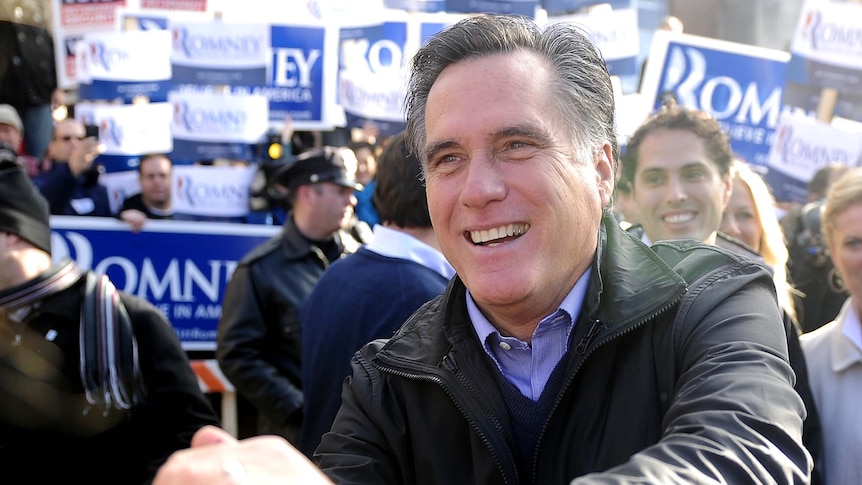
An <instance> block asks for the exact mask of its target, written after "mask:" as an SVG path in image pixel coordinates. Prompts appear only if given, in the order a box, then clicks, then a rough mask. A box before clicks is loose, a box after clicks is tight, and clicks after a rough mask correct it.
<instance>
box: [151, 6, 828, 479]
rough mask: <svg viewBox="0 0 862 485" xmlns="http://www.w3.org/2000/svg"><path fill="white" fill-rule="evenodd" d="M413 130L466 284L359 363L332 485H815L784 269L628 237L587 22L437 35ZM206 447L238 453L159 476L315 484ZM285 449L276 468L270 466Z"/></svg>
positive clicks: (412, 95) (415, 74)
mask: <svg viewBox="0 0 862 485" xmlns="http://www.w3.org/2000/svg"><path fill="white" fill-rule="evenodd" d="M407 131H408V133H409V134H410V138H411V141H412V144H413V149H414V151H415V152H416V153H417V154H418V155H419V156H420V159H422V160H423V163H424V168H425V180H426V192H427V194H428V206H429V212H430V214H431V221H432V223H433V226H434V230H435V233H436V234H437V237H438V240H439V242H440V247H441V249H442V251H443V254H444V255H445V256H446V258H447V259H448V260H449V262H450V263H452V266H453V267H454V268H455V270H456V272H457V274H456V276H455V278H454V279H453V280H452V281H451V283H450V284H449V286H448V288H447V290H446V291H445V292H444V293H443V295H441V296H440V297H438V298H436V299H434V300H432V301H431V302H429V303H427V304H426V305H424V306H423V307H422V308H420V309H419V310H418V311H417V313H415V314H414V315H413V316H412V317H410V319H408V321H407V322H406V323H405V324H404V325H403V326H402V327H401V329H400V330H399V331H398V332H397V333H396V335H395V336H393V337H392V338H390V339H388V340H380V341H375V342H373V343H370V344H369V345H366V346H365V347H364V348H363V349H362V350H361V351H360V352H359V353H358V354H357V355H355V357H354V359H353V361H352V376H351V378H349V380H348V381H346V382H345V385H344V388H343V391H342V406H341V409H340V410H339V412H338V415H337V416H336V418H335V422H334V423H333V425H332V429H331V431H330V432H329V433H327V434H325V435H324V436H323V438H322V440H321V443H320V446H319V447H318V448H317V451H316V452H315V455H314V460H315V462H316V463H317V464H318V465H319V467H320V468H321V469H322V470H323V472H324V473H325V474H326V475H328V476H329V478H330V479H331V480H332V481H334V482H335V483H339V484H347V483H355V484H359V483H374V484H384V483H385V484H400V483H409V484H444V483H445V484H449V483H457V484H463V483H474V484H490V483H508V484H542V485H546V484H568V483H662V484H663V483H806V482H807V481H808V476H809V473H810V470H811V459H810V456H809V455H808V453H807V452H806V450H805V448H804V447H803V446H802V443H801V435H802V420H803V417H804V416H805V410H804V407H803V405H802V401H801V400H800V398H799V396H798V395H797V394H796V392H795V391H794V390H793V386H792V382H793V371H792V370H791V368H790V366H789V364H788V358H787V342H786V339H785V336H784V332H783V325H782V321H781V316H780V314H779V310H778V304H777V303H776V299H775V290H774V288H773V284H772V280H771V277H770V274H769V272H768V271H767V270H766V269H765V268H764V266H762V265H761V264H759V263H757V262H755V261H752V260H750V259H748V258H745V257H742V256H737V255H735V254H733V253H730V252H728V251H725V250H723V249H721V248H717V247H714V246H707V245H704V244H702V243H699V242H693V241H692V242H681V241H680V242H667V243H658V244H656V245H655V247H654V248H653V249H650V248H649V247H647V246H645V245H644V244H643V243H641V242H640V241H637V240H636V239H634V238H632V237H631V236H629V235H628V234H626V233H624V232H623V231H622V230H621V229H620V228H619V226H618V224H617V222H616V220H615V219H614V218H613V217H612V216H611V215H610V205H611V199H612V190H613V186H614V173H615V170H614V165H615V164H616V160H617V158H618V149H617V145H616V138H615V135H614V103H613V90H612V88H611V82H610V78H609V75H608V72H607V69H606V67H605V64H604V61H603V60H602V58H601V56H600V55H599V54H598V52H597V51H596V50H595V48H594V47H593V46H592V45H591V44H590V43H589V41H588V40H587V39H586V37H585V36H584V35H583V34H582V33H581V32H580V31H578V30H577V28H575V27H573V26H571V25H567V24H562V23H561V24H550V25H549V26H547V27H546V28H545V29H544V30H542V29H540V28H539V27H538V26H537V25H536V24H535V23H533V22H532V21H531V20H529V19H527V18H524V17H515V16H474V17H470V18H468V19H465V20H462V21H461V22H459V23H458V24H456V25H455V26H454V27H451V28H450V29H448V30H445V31H444V32H443V33H441V34H438V35H437V36H435V37H433V38H432V39H431V40H430V41H429V42H428V43H427V44H426V45H425V46H424V47H422V48H421V49H419V51H418V53H417V54H416V56H415V57H414V59H413V63H412V77H411V79H410V83H409V85H408V97H407ZM220 436H221V437H220ZM198 438H199V440H200V441H199V442H202V443H203V442H206V443H213V442H215V441H219V440H221V441H229V443H228V444H227V446H221V447H219V446H214V447H211V448H202V449H200V450H191V452H188V453H182V454H181V455H179V456H178V459H177V460H176V461H175V462H174V463H172V464H171V466H170V467H168V468H166V469H163V474H162V476H161V477H160V478H164V480H165V481H164V482H161V483H180V481H179V480H177V481H175V482H171V480H170V478H171V477H172V474H173V473H179V472H182V471H186V472H187V473H188V472H189V470H191V469H196V472H197V473H199V474H200V475H199V476H200V477H201V478H205V477H206V476H207V474H208V473H212V472H214V471H217V470H210V469H209V468H208V467H204V468H206V469H201V463H213V462H214V461H215V460H218V461H215V463H225V461H227V463H230V464H231V466H230V469H232V470H233V469H237V468H239V466H238V465H239V464H240V463H241V464H242V465H241V466H244V469H245V470H246V472H247V473H246V474H245V476H244V477H243V480H244V483H272V482H275V481H276V480H274V479H272V477H269V478H270V482H267V481H265V480H258V479H257V478H258V477H257V473H259V472H262V471H264V470H263V469H262V468H263V466H264V465H268V466H269V469H268V470H266V472H269V473H270V474H274V475H279V478H280V479H281V480H288V479H289V478H290V477H291V474H293V473H297V472H298V471H305V472H308V469H303V468H302V466H301V463H299V461H298V460H294V459H291V458H289V457H290V456H291V455H290V454H289V452H290V451H291V450H287V449H285V444H284V443H283V442H280V441H268V442H267V444H264V443H261V442H248V443H246V444H239V445H237V443H236V442H230V440H229V439H227V438H225V437H224V435H219V433H217V432H215V430H212V429H208V430H206V431H201V433H199V435H198ZM279 443H281V444H280V445H279ZM279 447H280V448H281V451H282V454H281V456H283V457H286V458H284V459H282V460H279V461H278V462H277V466H276V467H280V468H281V470H275V469H274V468H273V465H272V463H273V461H272V460H271V459H270V460H268V461H265V462H264V461H262V458H265V456H264V455H265V453H263V451H264V450H270V451H272V450H273V449H279ZM207 460H208V461H207ZM195 467H197V468H195ZM211 476H214V475H211ZM186 478H188V475H186ZM184 483H189V481H188V480H186V481H185V482H184ZM201 483H203V482H201Z"/></svg>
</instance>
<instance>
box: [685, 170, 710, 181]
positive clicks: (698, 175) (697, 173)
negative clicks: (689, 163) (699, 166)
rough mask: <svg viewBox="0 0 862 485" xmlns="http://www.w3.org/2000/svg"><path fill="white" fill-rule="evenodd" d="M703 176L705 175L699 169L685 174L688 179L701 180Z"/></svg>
mask: <svg viewBox="0 0 862 485" xmlns="http://www.w3.org/2000/svg"><path fill="white" fill-rule="evenodd" d="M704 177H706V175H705V174H704V173H703V172H702V171H701V170H694V171H692V172H688V173H687V174H686V178H688V179H689V180H703V179H704Z"/></svg>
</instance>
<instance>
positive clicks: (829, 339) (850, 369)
mask: <svg viewBox="0 0 862 485" xmlns="http://www.w3.org/2000/svg"><path fill="white" fill-rule="evenodd" d="M822 221H823V226H822V227H823V234H824V236H825V237H826V244H827V246H828V248H829V255H830V257H831V258H832V262H833V264H834V265H835V268H836V270H838V273H839V274H840V276H841V280H842V281H843V282H844V286H846V288H847V291H848V293H849V294H850V297H849V298H848V299H847V301H845V302H844V306H843V307H842V308H841V312H840V313H839V314H838V316H837V317H836V318H835V320H833V321H832V322H830V323H827V324H826V325H824V326H822V327H820V328H818V329H817V330H814V331H813V332H810V333H806V334H805V335H803V336H802V338H801V341H802V348H803V350H804V351H805V357H806V359H807V360H808V364H809V368H810V370H811V377H812V379H811V384H812V385H811V388H812V391H813V392H814V399H815V400H816V402H817V406H818V408H819V409H821V410H822V411H823V413H822V416H823V418H822V425H823V437H824V440H823V444H824V450H823V453H822V456H823V458H824V460H823V474H824V478H825V479H826V483H828V484H829V485H833V484H835V485H841V484H854V485H856V484H859V483H862V460H860V457H862V406H860V404H859V403H860V401H862V318H860V315H862V169H858V168H857V169H853V170H851V171H849V172H847V173H846V174H845V175H844V176H842V177H841V178H840V179H838V181H836V182H835V183H834V184H833V185H832V187H831V188H830V189H829V192H828V194H827V196H826V204H825V206H824V208H823V214H822Z"/></svg>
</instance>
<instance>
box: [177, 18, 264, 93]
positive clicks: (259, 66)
mask: <svg viewBox="0 0 862 485" xmlns="http://www.w3.org/2000/svg"><path fill="white" fill-rule="evenodd" d="M169 28H170V35H171V38H172V47H173V48H172V51H171V65H172V67H173V74H174V78H173V79H174V82H175V83H177V84H214V85H253V86H262V85H265V84H266V68H267V52H268V50H269V45H270V40H269V26H268V25H266V24H257V23H249V24H233V23H226V22H220V21H213V22H174V21H171V23H170V24H169Z"/></svg>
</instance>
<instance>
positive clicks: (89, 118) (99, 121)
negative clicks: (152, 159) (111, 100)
mask: <svg viewBox="0 0 862 485" xmlns="http://www.w3.org/2000/svg"><path fill="white" fill-rule="evenodd" d="M172 113H173V107H172V105H171V104H170V103H146V104H123V105H118V104H103V103H78V104H77V105H76V106H75V116H76V117H77V118H78V119H80V120H82V121H86V123H89V124H94V125H96V126H98V127H99V141H100V142H102V144H104V145H105V151H104V154H105V155H142V154H144V153H169V152H170V151H171V150H173V140H172V138H171V116H172Z"/></svg>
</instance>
